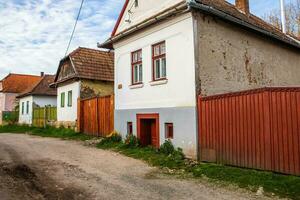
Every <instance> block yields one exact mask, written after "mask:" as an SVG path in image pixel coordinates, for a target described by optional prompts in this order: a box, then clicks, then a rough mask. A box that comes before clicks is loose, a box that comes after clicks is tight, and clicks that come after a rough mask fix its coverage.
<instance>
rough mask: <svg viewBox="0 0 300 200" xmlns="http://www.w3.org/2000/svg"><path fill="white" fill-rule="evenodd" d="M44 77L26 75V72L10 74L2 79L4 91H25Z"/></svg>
mask: <svg viewBox="0 0 300 200" xmlns="http://www.w3.org/2000/svg"><path fill="white" fill-rule="evenodd" d="M41 79H42V77H40V76H33V75H25V74H9V75H8V76H6V77H5V78H4V79H2V80H1V83H2V90H1V91H0V92H3V93H23V92H25V91H27V90H28V89H29V88H31V87H32V86H34V85H36V84H37V83H38V82H39V81H40V80H41Z"/></svg>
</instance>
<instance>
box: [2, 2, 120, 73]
mask: <svg viewBox="0 0 300 200" xmlns="http://www.w3.org/2000/svg"><path fill="white" fill-rule="evenodd" d="M122 4H123V1H122V0H85V3H84V5H83V10H82V13H81V17H80V20H79V22H78V24H77V29H76V32H75V36H74V39H73V42H72V44H71V47H70V50H69V51H72V50H74V49H75V48H77V47H78V46H84V47H90V48H96V45H97V42H99V41H104V40H105V39H107V37H108V36H109V34H110V32H111V30H112V28H113V26H114V23H115V20H116V17H117V15H118V13H119V11H120V8H121V7H122ZM79 6H80V0H77V1H74V0H8V1H5V2H4V3H2V2H0V78H3V77H4V76H5V75H6V74H7V73H9V72H12V73H28V74H39V72H40V71H44V72H46V73H55V72H56V69H57V65H58V63H59V60H60V59H61V58H62V57H64V53H65V51H66V47H67V44H68V41H69V38H70V34H71V31H72V28H73V26H74V23H75V18H76V15H77V12H78V9H79Z"/></svg>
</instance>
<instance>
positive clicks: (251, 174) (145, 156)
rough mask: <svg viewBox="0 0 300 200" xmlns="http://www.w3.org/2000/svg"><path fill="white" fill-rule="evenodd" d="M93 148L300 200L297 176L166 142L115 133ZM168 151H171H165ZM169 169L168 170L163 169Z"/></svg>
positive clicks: (68, 134)
mask: <svg viewBox="0 0 300 200" xmlns="http://www.w3.org/2000/svg"><path fill="white" fill-rule="evenodd" d="M0 133H28V134H31V135H37V136H42V137H54V138H62V139H71V140H88V139H91V138H92V137H90V136H87V135H84V134H81V133H76V132H75V131H73V130H70V129H64V128H58V129H57V128H53V127H47V128H36V127H29V126H16V125H7V126H0ZM102 141H103V142H100V143H99V144H98V145H97V147H98V148H100V149H106V150H107V149H108V150H113V151H117V152H119V153H122V154H124V155H126V156H129V157H132V158H136V159H140V160H144V161H145V162H147V163H148V164H150V165H152V166H156V167H159V168H167V169H170V170H172V171H175V173H176V172H178V174H180V175H183V176H185V175H188V176H192V177H194V178H203V177H207V178H208V180H210V181H214V182H218V183H222V184H225V185H227V184H234V185H237V186H238V187H241V188H245V189H248V190H251V191H257V190H258V188H259V187H263V189H264V191H265V192H267V194H275V195H277V196H279V197H284V198H290V199H299V200H300V177H296V176H288V175H281V174H276V173H272V172H265V171H259V170H252V169H243V168H237V167H230V166H223V165H217V164H209V163H195V162H189V161H188V160H186V159H184V157H183V156H182V153H181V151H178V150H174V149H173V150H172V148H171V150H170V144H169V145H165V146H164V148H161V150H157V149H154V148H152V147H144V148H142V147H139V146H138V145H135V144H134V143H133V144H130V141H134V140H129V143H128V144H126V142H125V143H124V142H123V141H121V138H120V137H119V136H113V137H111V139H110V140H106V139H103V140H102ZM169 152H171V153H169ZM167 171H169V170H167Z"/></svg>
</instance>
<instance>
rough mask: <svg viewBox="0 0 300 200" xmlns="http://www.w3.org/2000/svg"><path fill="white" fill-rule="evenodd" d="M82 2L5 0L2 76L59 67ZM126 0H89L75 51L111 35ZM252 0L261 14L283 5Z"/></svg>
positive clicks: (0, 31) (0, 7) (0, 15)
mask: <svg viewBox="0 0 300 200" xmlns="http://www.w3.org/2000/svg"><path fill="white" fill-rule="evenodd" d="M228 1H229V2H231V3H233V2H234V1H235V0H228ZM286 1H287V2H288V1H293V0H286ZM80 3H81V0H0V79H2V78H3V77H5V76H6V75H7V74H8V73H25V74H36V75H38V74H40V72H45V73H49V74H54V73H56V70H57V67H58V63H59V61H60V59H61V58H63V57H64V56H65V51H66V48H67V45H68V41H69V38H70V35H71V32H72V28H73V26H74V23H75V19H76V16H77V13H78V9H79V7H80ZM123 3H124V0H85V3H84V4H83V8H82V13H81V16H80V18H79V21H78V25H77V28H76V32H75V35H74V39H73V41H72V43H71V47H70V50H69V52H70V51H72V50H74V49H76V48H77V47H78V46H82V47H89V48H97V42H103V41H105V40H106V39H107V38H108V37H109V35H110V33H111V31H112V29H113V27H114V24H115V21H116V19H117V18H118V15H119V12H120V10H121V8H122V6H123ZM250 4H251V5H250V7H251V12H252V13H254V14H256V15H258V16H263V14H264V13H266V12H269V11H270V10H272V9H273V8H279V0H264V1H263V0H250Z"/></svg>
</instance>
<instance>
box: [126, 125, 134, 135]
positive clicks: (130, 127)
mask: <svg viewBox="0 0 300 200" xmlns="http://www.w3.org/2000/svg"><path fill="white" fill-rule="evenodd" d="M132 133H133V129H132V122H127V134H128V135H132Z"/></svg>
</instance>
